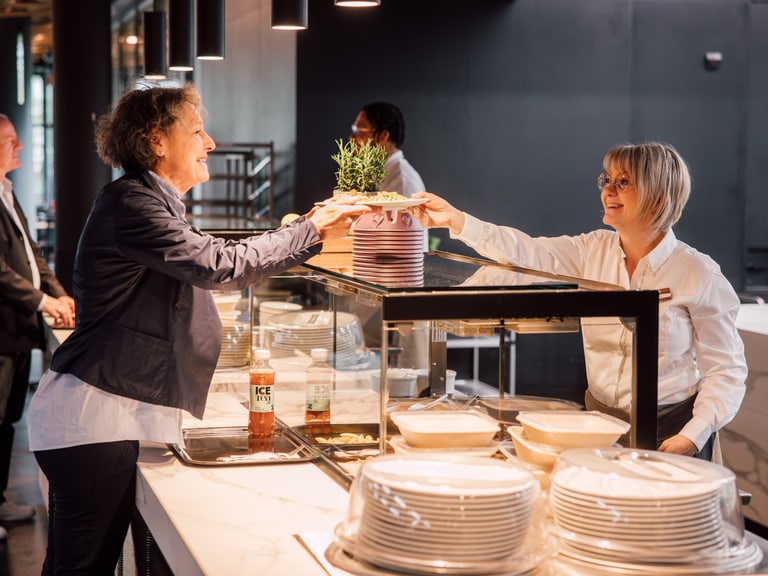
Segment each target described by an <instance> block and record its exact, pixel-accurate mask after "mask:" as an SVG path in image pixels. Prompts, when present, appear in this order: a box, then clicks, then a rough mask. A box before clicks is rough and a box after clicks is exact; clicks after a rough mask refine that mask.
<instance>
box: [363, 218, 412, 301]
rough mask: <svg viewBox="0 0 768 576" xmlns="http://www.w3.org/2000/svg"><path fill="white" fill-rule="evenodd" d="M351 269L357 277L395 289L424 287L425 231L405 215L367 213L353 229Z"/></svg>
mask: <svg viewBox="0 0 768 576" xmlns="http://www.w3.org/2000/svg"><path fill="white" fill-rule="evenodd" d="M393 215H394V216H393ZM364 217H366V218H365V219H364ZM393 217H394V218H395V220H394V221H392V220H391V218H393ZM352 269H353V273H354V275H355V277H356V278H359V279H361V280H365V281H368V282H374V283H376V284H382V285H384V286H388V287H392V288H396V287H407V286H422V285H423V284H424V229H423V228H422V227H421V225H420V224H419V223H418V222H417V221H416V220H414V219H413V218H412V217H411V215H410V214H406V213H404V212H389V213H379V214H365V215H364V216H363V217H361V218H360V219H359V220H358V221H357V222H356V224H355V228H354V238H353V242H352Z"/></svg>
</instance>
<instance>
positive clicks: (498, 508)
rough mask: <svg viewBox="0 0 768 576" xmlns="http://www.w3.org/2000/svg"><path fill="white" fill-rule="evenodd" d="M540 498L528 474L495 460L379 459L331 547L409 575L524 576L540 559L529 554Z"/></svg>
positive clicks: (357, 489)
mask: <svg viewBox="0 0 768 576" xmlns="http://www.w3.org/2000/svg"><path fill="white" fill-rule="evenodd" d="M537 494H538V484H537V482H536V480H535V479H534V477H533V476H532V475H531V474H530V473H529V472H527V471H525V470H523V469H521V468H518V467H516V466H512V465H510V464H508V463H506V462H501V461H498V460H492V459H490V458H478V457H460V456H457V457H451V456H447V455H443V456H434V457H425V456H420V455H409V454H402V455H394V456H380V457H378V458H375V459H372V460H369V461H367V462H365V463H364V464H363V465H362V466H361V469H360V472H359V473H358V476H357V478H356V481H355V484H354V485H353V487H352V495H351V501H350V507H349V509H348V512H347V517H346V520H345V521H344V522H343V523H342V524H341V525H339V527H337V530H336V533H335V540H334V542H335V544H336V545H337V546H338V547H339V548H341V549H343V550H345V551H346V553H347V554H348V558H349V557H351V558H354V559H356V560H357V561H359V562H365V563H368V564H371V565H374V566H379V567H383V568H386V569H393V570H401V571H407V572H408V573H418V574H431V573H435V574H438V573H439V574H463V575H466V574H493V573H502V572H503V573H504V574H522V573H525V572H527V571H529V570H531V569H533V568H534V567H535V565H536V564H537V563H538V561H539V560H540V558H538V557H536V558H534V557H532V556H531V555H529V554H528V553H527V552H524V550H527V549H528V548H530V547H526V539H527V537H528V534H529V530H530V527H531V518H532V515H533V512H534V502H535V500H536V496H537ZM327 556H328V557H329V559H331V561H333V558H334V555H333V554H329V553H327ZM337 557H338V556H337ZM341 567H344V566H341Z"/></svg>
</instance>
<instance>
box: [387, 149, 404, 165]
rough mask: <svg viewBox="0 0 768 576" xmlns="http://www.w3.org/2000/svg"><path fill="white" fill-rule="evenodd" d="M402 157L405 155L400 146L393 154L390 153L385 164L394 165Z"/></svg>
mask: <svg viewBox="0 0 768 576" xmlns="http://www.w3.org/2000/svg"><path fill="white" fill-rule="evenodd" d="M402 157H403V151H402V150H400V149H399V148H398V149H397V150H395V151H394V152H392V154H390V155H389V157H388V158H387V161H386V162H385V163H384V166H385V167H386V166H388V165H392V164H394V163H395V162H396V161H398V160H400V159H401V158H402Z"/></svg>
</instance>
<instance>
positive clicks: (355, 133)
mask: <svg viewBox="0 0 768 576" xmlns="http://www.w3.org/2000/svg"><path fill="white" fill-rule="evenodd" d="M350 129H351V130H352V135H353V136H360V135H361V134H370V133H372V132H376V130H374V129H373V128H358V126H357V124H352V126H350Z"/></svg>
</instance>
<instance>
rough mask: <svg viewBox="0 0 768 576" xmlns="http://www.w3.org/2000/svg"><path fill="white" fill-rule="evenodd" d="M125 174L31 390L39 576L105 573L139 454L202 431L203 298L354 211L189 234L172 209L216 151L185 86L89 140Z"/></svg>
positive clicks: (89, 227) (99, 221) (303, 245)
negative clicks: (197, 422) (41, 484)
mask: <svg viewBox="0 0 768 576" xmlns="http://www.w3.org/2000/svg"><path fill="white" fill-rule="evenodd" d="M96 145H97V148H98V152H99V155H100V156H101V158H102V159H103V160H104V161H105V162H106V163H108V164H110V165H112V166H114V167H118V168H122V170H123V171H124V175H123V176H121V177H120V178H118V179H117V180H115V181H114V182H112V183H110V184H108V185H107V186H105V187H104V188H103V189H102V190H101V192H100V193H99V195H98V197H97V198H96V200H95V201H94V203H93V206H92V208H91V212H90V215H89V217H88V220H87V222H86V223H85V227H84V229H83V232H82V235H81V237H80V242H79V244H78V249H77V254H76V257H75V265H74V274H73V292H74V298H75V302H76V310H77V317H76V322H75V330H74V332H73V333H72V335H71V336H70V337H69V338H68V339H67V340H66V341H65V342H64V343H63V344H62V345H61V346H60V347H59V348H58V349H57V350H56V352H55V353H54V355H53V359H52V363H51V368H50V370H48V371H47V372H46V373H45V374H44V375H43V377H42V378H41V380H40V384H39V386H38V389H37V391H36V393H35V395H34V397H33V399H32V402H31V405H30V409H29V415H28V417H27V422H28V427H29V443H30V448H31V450H32V451H33V452H34V454H35V457H36V459H37V461H38V463H39V465H40V468H41V469H42V471H43V472H44V474H45V476H46V477H47V479H48V482H49V537H48V550H47V555H46V559H45V563H44V567H43V574H64V573H66V574H75V573H77V574H111V573H113V572H114V570H115V566H116V564H117V561H118V558H119V555H120V551H121V548H122V543H123V540H124V538H125V535H126V533H127V529H128V525H129V522H130V519H131V514H132V511H133V506H134V501H135V478H136V461H137V458H138V452H139V441H140V440H149V441H156V442H163V443H178V442H180V441H181V437H180V434H181V431H180V423H181V419H182V412H188V413H189V414H191V415H192V416H195V417H197V418H201V417H202V416H203V411H204V409H205V404H206V398H207V394H208V388H209V385H210V381H211V376H212V374H213V371H214V368H215V366H216V362H217V359H218V356H219V352H220V347H221V323H220V321H219V316H218V314H217V311H216V307H215V305H214V302H213V297H212V295H211V293H210V291H211V290H214V289H216V290H240V289H243V288H245V287H247V286H249V285H251V284H253V283H255V282H258V281H260V280H263V279H265V278H267V277H269V276H270V275H272V274H275V273H276V272H280V271H283V270H285V269H287V268H289V267H291V266H294V265H296V264H298V263H301V262H303V261H304V260H306V259H307V258H309V257H311V256H312V255H314V254H316V253H318V252H319V251H320V248H321V243H322V241H323V240H324V239H328V238H332V237H335V236H341V235H344V234H346V232H347V230H348V228H349V225H350V224H351V222H352V219H353V218H354V217H355V216H356V215H359V214H361V213H363V212H365V211H367V210H369V209H368V208H366V207H363V206H355V205H351V204H348V205H344V204H332V205H329V206H326V207H324V208H321V209H318V210H316V211H314V212H313V213H312V215H311V216H309V217H302V218H299V219H297V220H296V221H294V222H291V223H290V224H288V225H286V226H283V227H282V228H280V229H278V230H274V231H271V232H268V233H265V234H262V235H259V236H253V237H250V238H246V239H243V240H238V241H232V240H222V239H220V238H215V237H213V236H210V235H208V234H206V233H204V232H202V231H201V230H199V229H197V228H196V227H194V226H193V225H191V224H190V223H189V222H188V221H187V220H186V218H185V215H184V209H185V207H184V204H183V203H182V201H181V196H182V195H183V194H184V193H185V192H187V191H188V190H189V189H190V188H192V187H193V186H195V185H196V184H199V183H201V182H205V181H207V180H208V179H209V174H208V166H207V164H206V159H207V156H208V153H209V152H210V151H211V150H213V149H214V147H215V144H214V142H213V140H212V139H211V137H210V136H209V135H208V134H207V133H206V132H205V129H204V126H203V107H202V103H201V100H200V95H199V93H198V92H197V90H196V89H195V88H194V87H192V86H191V85H188V86H185V87H183V88H148V89H137V90H131V91H129V92H127V93H126V94H124V95H123V96H122V97H121V98H120V99H119V100H118V101H117V103H116V104H115V106H114V107H113V109H112V110H111V112H110V113H108V114H106V115H104V116H103V117H102V118H101V119H100V121H99V122H98V125H97V127H96Z"/></svg>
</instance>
